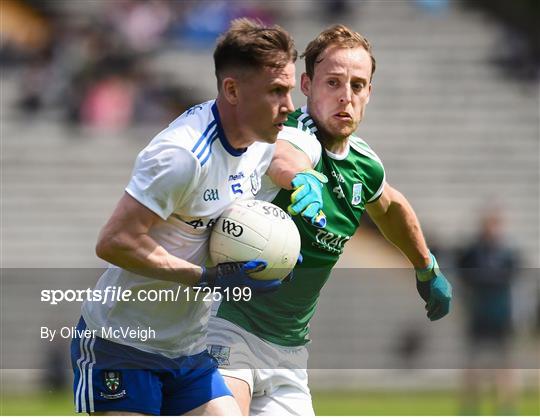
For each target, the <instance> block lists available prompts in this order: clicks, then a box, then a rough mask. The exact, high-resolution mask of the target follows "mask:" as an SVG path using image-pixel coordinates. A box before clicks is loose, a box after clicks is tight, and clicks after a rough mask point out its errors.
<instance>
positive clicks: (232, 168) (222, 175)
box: [82, 100, 274, 358]
mask: <svg viewBox="0 0 540 418" xmlns="http://www.w3.org/2000/svg"><path fill="white" fill-rule="evenodd" d="M273 153H274V145H273V144H267V143H262V142H255V143H254V144H252V145H251V146H250V147H248V148H247V149H245V150H236V149H234V148H232V147H231V145H230V144H229V142H228V140H227V138H226V137H225V134H224V132H223V129H222V126H221V123H220V119H219V114H218V111H217V106H216V104H215V101H214V100H212V101H209V102H206V103H203V104H200V105H197V106H194V107H193V108H191V109H189V110H188V111H186V112H185V113H184V114H182V115H181V116H180V117H179V118H177V119H176V120H175V121H174V122H172V123H171V124H170V125H169V127H168V128H166V129H165V130H163V131H162V132H160V133H159V134H158V135H157V136H156V137H155V138H154V139H153V140H152V141H151V142H150V144H149V145H148V146H147V147H146V148H144V149H143V150H142V151H141V153H140V154H139V155H138V157H137V160H136V162H135V167H134V169H133V173H132V177H131V180H130V182H129V184H128V186H127V188H126V192H127V193H128V194H129V195H130V196H132V197H133V198H135V199H136V200H137V201H139V202H140V203H141V204H143V205H144V206H146V207H147V208H148V209H150V210H151V211H153V212H155V213H156V214H157V215H159V217H160V218H161V220H160V221H159V222H158V223H157V224H155V225H154V226H153V227H152V228H151V230H150V232H149V235H150V236H151V237H152V238H153V239H154V240H155V241H156V242H157V243H159V244H160V245H161V246H163V247H164V248H165V249H166V250H167V251H168V252H169V253H171V254H172V255H174V256H176V257H179V258H182V259H184V260H187V261H189V262H191V263H194V264H197V265H204V263H205V262H206V260H207V256H208V239H209V236H210V230H211V226H212V225H213V224H214V222H215V220H216V219H217V218H218V217H219V216H220V214H221V213H222V212H223V211H224V210H225V209H226V208H227V207H228V206H229V205H230V204H231V203H232V202H233V201H235V200H237V199H253V198H254V196H255V194H256V193H257V192H258V190H259V189H260V186H261V176H262V175H263V174H264V173H265V171H266V170H267V168H268V166H269V165H270V162H271V160H272V156H273ZM109 286H116V288H117V289H118V288H119V287H121V289H122V291H123V290H126V289H129V290H131V291H132V295H133V296H132V297H133V298H134V299H138V298H137V295H138V294H139V293H140V292H139V291H140V290H143V291H148V290H152V291H153V290H158V291H159V290H160V289H172V291H173V292H175V295H178V294H179V295H181V296H180V298H179V299H178V300H177V301H175V302H170V301H169V302H163V301H162V302H148V301H140V300H132V301H126V302H118V301H106V302H105V303H102V302H99V303H98V302H85V303H84V304H83V307H82V314H83V317H84V319H85V321H86V324H87V326H88V329H90V330H95V331H96V332H97V335H98V336H102V337H104V338H107V339H110V340H112V341H115V342H119V343H123V344H127V345H130V346H132V347H135V348H137V349H140V350H143V351H147V352H151V353H157V354H162V355H164V356H167V357H170V358H174V357H179V356H185V355H192V354H196V353H199V352H201V351H203V350H204V349H205V348H206V342H205V339H206V324H207V322H208V317H209V307H210V306H209V304H210V302H205V301H203V300H202V296H200V295H199V298H198V300H196V301H194V300H193V299H194V298H193V293H192V294H191V298H190V299H189V301H187V300H186V299H187V297H186V296H185V295H186V289H185V287H181V288H180V289H181V290H180V291H178V290H177V289H178V284H176V283H171V282H167V281H163V280H154V279H151V278H148V277H144V276H140V275H137V274H134V273H131V272H129V271H126V270H123V269H121V268H118V267H116V266H112V265H110V266H109V268H108V269H107V270H106V272H105V273H104V274H103V275H102V276H101V278H100V279H99V281H98V283H97V285H96V289H99V290H101V291H102V292H103V291H104V289H105V288H107V287H109ZM109 327H110V328H111V329H115V330H123V331H124V334H125V331H127V330H137V329H139V330H141V329H142V330H144V329H151V330H154V331H155V338H148V339H147V340H146V341H143V340H142V339H141V338H140V335H137V336H135V337H133V338H132V337H130V336H129V335H121V336H119V335H118V334H119V332H116V335H115V336H114V337H113V336H111V335H110V334H105V335H104V334H102V333H101V331H102V330H103V329H109ZM148 335H152V334H150V333H149V334H148Z"/></svg>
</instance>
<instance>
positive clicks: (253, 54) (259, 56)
mask: <svg viewBox="0 0 540 418" xmlns="http://www.w3.org/2000/svg"><path fill="white" fill-rule="evenodd" d="M297 56H298V52H297V51H296V48H295V47H294V41H293V39H292V37H291V36H290V35H289V34H288V33H287V31H285V29H283V28H281V27H280V26H278V25H274V26H271V27H268V26H265V25H263V23H262V22H260V21H258V20H257V21H255V20H252V19H248V18H239V19H234V20H233V21H232V22H231V26H230V28H229V30H228V31H227V32H225V33H224V34H223V35H221V37H220V38H219V39H218V41H217V45H216V49H215V51H214V64H215V69H216V77H217V79H218V81H221V75H222V74H223V71H224V70H227V69H230V68H248V69H259V68H262V67H274V68H283V67H285V66H286V65H287V64H288V63H289V62H295V61H296V58H297Z"/></svg>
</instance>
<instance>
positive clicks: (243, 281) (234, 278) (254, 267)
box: [197, 260, 281, 294]
mask: <svg viewBox="0 0 540 418" xmlns="http://www.w3.org/2000/svg"><path fill="white" fill-rule="evenodd" d="M266 266H267V263H266V261H264V260H251V261H247V262H230V263H220V264H218V265H217V266H215V267H203V272H202V275H201V278H200V280H199V283H197V286H199V287H209V288H211V289H213V290H215V291H217V292H220V293H223V292H224V291H225V289H229V288H231V289H232V288H234V287H239V288H244V287H249V288H250V289H251V290H252V291H253V293H254V294H258V293H269V292H274V291H276V290H278V288H279V286H281V280H277V279H276V280H256V279H252V278H251V277H249V273H256V272H259V271H262V270H264V269H265V268H266Z"/></svg>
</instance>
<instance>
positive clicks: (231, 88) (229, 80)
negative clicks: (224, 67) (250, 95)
mask: <svg viewBox="0 0 540 418" xmlns="http://www.w3.org/2000/svg"><path fill="white" fill-rule="evenodd" d="M221 91H222V93H223V96H224V97H225V100H227V101H228V102H229V103H230V104H232V105H236V104H238V82H237V80H236V79H234V78H233V77H226V78H224V79H223V81H222V83H221Z"/></svg>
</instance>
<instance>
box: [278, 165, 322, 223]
mask: <svg viewBox="0 0 540 418" xmlns="http://www.w3.org/2000/svg"><path fill="white" fill-rule="evenodd" d="M327 182H328V179H327V178H326V176H325V175H324V174H321V173H319V172H318V171H315V170H304V171H302V172H300V173H298V174H297V175H296V176H295V177H294V178H293V179H292V182H291V185H292V186H293V188H294V192H293V194H292V195H291V204H290V205H289V207H288V208H287V210H288V211H289V213H290V214H291V215H298V214H301V215H302V217H304V218H305V219H306V220H307V221H308V222H311V223H312V224H313V225H315V226H317V227H319V228H324V227H325V226H326V216H325V214H324V212H323V211H322V207H323V199H322V188H323V187H324V183H327Z"/></svg>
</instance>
